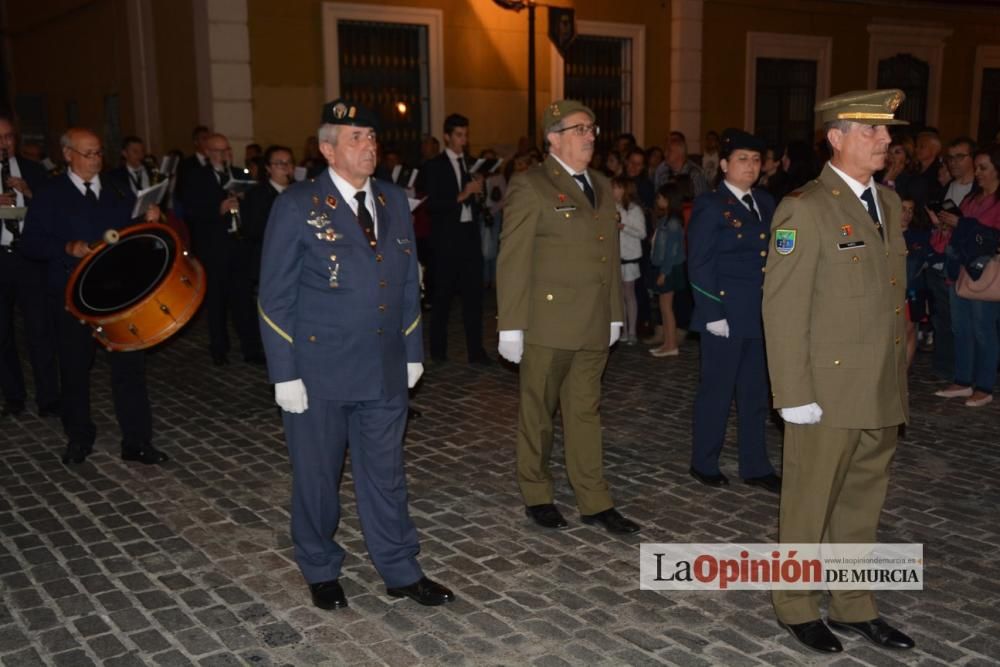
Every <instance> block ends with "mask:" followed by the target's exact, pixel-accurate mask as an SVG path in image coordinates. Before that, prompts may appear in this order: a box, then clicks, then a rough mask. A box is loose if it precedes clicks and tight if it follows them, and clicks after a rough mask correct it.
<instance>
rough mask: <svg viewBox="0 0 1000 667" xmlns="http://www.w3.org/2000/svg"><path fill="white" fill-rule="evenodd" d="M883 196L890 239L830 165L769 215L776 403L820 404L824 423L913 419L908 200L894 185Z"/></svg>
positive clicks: (768, 320)
mask: <svg viewBox="0 0 1000 667" xmlns="http://www.w3.org/2000/svg"><path fill="white" fill-rule="evenodd" d="M878 197H879V205H880V207H881V210H882V218H883V223H884V227H885V241H883V240H882V239H881V238H880V237H879V233H878V230H877V228H876V227H875V225H874V223H873V222H872V219H871V217H869V215H868V212H867V210H866V209H865V205H864V204H863V203H861V201H860V200H859V199H858V198H857V197H856V196H855V195H854V193H853V192H852V191H851V189H850V187H848V185H847V184H846V183H845V182H844V181H843V179H841V178H840V177H839V176H838V175H837V174H836V172H834V171H833V170H832V169H831V168H830V166H829V165H827V166H826V167H824V168H823V172H822V173H821V174H820V176H819V178H818V179H817V180H815V181H812V182H810V183H809V184H807V185H805V186H804V187H802V188H801V189H800V190H798V191H796V192H793V193H792V194H790V195H788V196H787V197H785V198H784V199H783V200H782V201H781V204H780V205H779V206H778V210H777V211H776V212H775V214H774V220H773V221H772V223H771V239H772V241H771V249H770V252H769V253H768V258H767V267H766V269H765V271H766V273H765V279H764V306H763V310H764V338H765V339H766V341H767V361H768V370H769V371H770V375H771V391H772V392H774V407H775V408H787V407H795V406H799V405H806V404H808V403H818V404H819V406H820V407H821V408H822V409H823V417H822V420H821V422H820V423H822V424H824V425H826V426H832V427H837V428H852V429H876V428H885V427H889V426H894V425H897V424H900V423H902V422H904V421H906V419H907V418H908V407H907V389H906V304H905V299H906V245H905V243H904V241H903V232H902V229H901V226H900V223H901V218H902V207H901V204H900V201H899V197H898V196H897V195H896V193H895V192H893V191H892V190H889V189H888V188H884V187H882V186H878Z"/></svg>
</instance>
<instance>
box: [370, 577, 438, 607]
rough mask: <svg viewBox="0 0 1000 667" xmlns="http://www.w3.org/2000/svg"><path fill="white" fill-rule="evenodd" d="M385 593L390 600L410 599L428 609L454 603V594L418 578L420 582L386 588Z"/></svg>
mask: <svg viewBox="0 0 1000 667" xmlns="http://www.w3.org/2000/svg"><path fill="white" fill-rule="evenodd" d="M385 592H386V593H387V594H388V595H389V597H391V598H410V599H411V600H413V601H415V602H419V603H420V604H422V605H426V606H428V607H435V606H437V605H439V604H444V603H445V602H454V600H455V594H454V593H452V592H451V591H450V590H449V589H447V588H445V587H444V586H442V585H441V584H439V583H437V582H436V581H431V580H430V579H428V578H427V577H420V581H418V582H416V583H413V584H410V585H409V586H400V587H399V588H386V589H385Z"/></svg>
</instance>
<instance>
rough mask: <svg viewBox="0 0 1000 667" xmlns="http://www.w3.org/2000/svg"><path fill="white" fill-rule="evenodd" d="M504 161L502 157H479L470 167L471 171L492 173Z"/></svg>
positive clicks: (474, 172) (473, 172)
mask: <svg viewBox="0 0 1000 667" xmlns="http://www.w3.org/2000/svg"><path fill="white" fill-rule="evenodd" d="M502 162H503V158H502V157H498V158H496V159H493V160H484V159H483V158H479V159H478V160H476V161H475V162H474V163H473V164H472V166H471V167H469V173H470V174H483V175H486V174H492V173H493V172H495V171H496V170H497V168H499V167H500V164H501V163H502Z"/></svg>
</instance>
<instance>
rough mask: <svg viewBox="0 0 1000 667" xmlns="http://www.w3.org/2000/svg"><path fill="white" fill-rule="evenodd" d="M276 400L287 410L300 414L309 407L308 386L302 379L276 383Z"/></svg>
mask: <svg viewBox="0 0 1000 667" xmlns="http://www.w3.org/2000/svg"><path fill="white" fill-rule="evenodd" d="M274 402H275V403H277V404H278V406H279V407H280V408H281V409H282V410H284V411H285V412H291V413H293V414H296V415H299V414H302V413H303V412H305V411H306V410H308V409H309V399H308V398H307V397H306V386H305V384H303V383H302V380H289V381H288V382H278V383H277V384H275V385H274Z"/></svg>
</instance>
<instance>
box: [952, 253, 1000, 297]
mask: <svg viewBox="0 0 1000 667" xmlns="http://www.w3.org/2000/svg"><path fill="white" fill-rule="evenodd" d="M955 293H956V294H958V296H960V297H962V298H963V299H971V300H973V301H1000V255H994V256H993V257H992V258H990V260H989V261H988V262H986V265H985V266H984V267H983V272H982V274H981V275H980V276H979V280H973V279H972V277H971V276H970V275H969V274H968V272H967V271H966V270H965V267H964V266H963V267H962V269H961V271H959V274H958V280H957V281H956V282H955Z"/></svg>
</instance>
